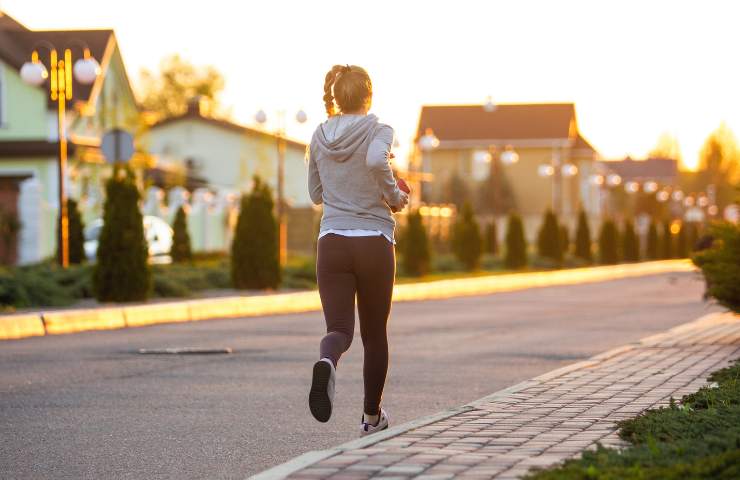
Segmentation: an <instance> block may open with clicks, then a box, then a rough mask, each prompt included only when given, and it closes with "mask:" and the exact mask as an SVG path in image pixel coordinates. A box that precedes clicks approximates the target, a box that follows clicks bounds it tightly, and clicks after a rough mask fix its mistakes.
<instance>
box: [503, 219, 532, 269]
mask: <svg viewBox="0 0 740 480" xmlns="http://www.w3.org/2000/svg"><path fill="white" fill-rule="evenodd" d="M527 261H528V260H527V241H526V239H525V237H524V225H523V223H522V218H521V217H520V216H519V215H517V214H515V213H512V214H511V215H509V222H508V225H507V227H506V252H505V257H504V266H505V267H506V268H510V269H519V268H524V267H526V266H527Z"/></svg>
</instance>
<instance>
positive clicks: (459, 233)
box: [452, 202, 483, 271]
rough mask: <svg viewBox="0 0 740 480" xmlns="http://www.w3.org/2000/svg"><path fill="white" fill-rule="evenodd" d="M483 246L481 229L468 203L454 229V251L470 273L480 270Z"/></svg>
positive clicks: (464, 206)
mask: <svg viewBox="0 0 740 480" xmlns="http://www.w3.org/2000/svg"><path fill="white" fill-rule="evenodd" d="M482 246H483V242H482V240H481V234H480V227H479V226H478V222H477V221H476V220H475V216H474V215H473V207H471V206H470V203H469V202H466V203H465V204H464V205H463V208H462V211H461V212H460V214H459V215H458V217H457V221H456V222H455V225H454V227H453V231H452V251H453V253H454V254H455V257H457V259H458V260H459V261H460V263H462V264H463V265H464V266H465V268H466V269H467V270H469V271H470V270H475V269H476V268H478V264H479V262H480V257H481V253H483V252H482Z"/></svg>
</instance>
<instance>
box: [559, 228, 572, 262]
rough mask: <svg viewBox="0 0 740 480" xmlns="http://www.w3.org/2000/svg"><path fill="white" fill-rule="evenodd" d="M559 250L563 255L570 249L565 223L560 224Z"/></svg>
mask: <svg viewBox="0 0 740 480" xmlns="http://www.w3.org/2000/svg"><path fill="white" fill-rule="evenodd" d="M560 250H561V251H562V252H563V256H565V255H566V254H567V253H568V252H569V251H570V234H569V233H568V226H567V225H565V224H561V225H560Z"/></svg>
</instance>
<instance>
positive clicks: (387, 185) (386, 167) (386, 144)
mask: <svg viewBox="0 0 740 480" xmlns="http://www.w3.org/2000/svg"><path fill="white" fill-rule="evenodd" d="M392 145H393V129H392V128H391V127H389V126H388V125H381V126H380V127H379V128H378V131H377V132H376V133H375V137H373V139H372V140H371V141H370V146H369V147H368V150H367V157H366V159H365V161H366V163H367V167H368V169H369V170H370V173H371V174H372V175H373V177H375V181H376V182H377V184H378V187H379V188H380V191H381V192H382V194H383V198H384V199H385V201H386V202H388V205H390V206H391V207H396V208H399V207H403V204H404V196H405V194H404V193H403V192H402V191H401V190H400V189H399V188H398V184H397V183H396V179H395V177H394V176H393V171H392V170H391V166H390V163H389V157H390V152H391V146H392Z"/></svg>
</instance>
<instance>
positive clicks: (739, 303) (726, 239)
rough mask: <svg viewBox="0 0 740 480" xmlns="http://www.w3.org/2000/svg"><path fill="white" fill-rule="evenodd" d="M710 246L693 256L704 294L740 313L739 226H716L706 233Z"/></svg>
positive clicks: (726, 223) (721, 223)
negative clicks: (711, 241) (710, 242)
mask: <svg viewBox="0 0 740 480" xmlns="http://www.w3.org/2000/svg"><path fill="white" fill-rule="evenodd" d="M709 231H710V235H711V236H712V237H713V238H714V241H713V243H712V246H711V247H710V248H708V249H706V250H702V251H700V252H697V253H696V254H695V255H694V257H693V261H694V263H695V264H696V265H697V266H698V267H699V268H701V270H702V273H703V274H704V278H705V279H706V283H707V293H708V294H709V295H710V296H711V297H714V298H715V299H716V300H717V301H718V302H719V303H720V304H722V305H724V306H725V307H727V308H729V309H730V310H732V311H734V312H735V313H738V312H740V282H738V278H740V225H733V224H731V223H729V222H717V223H715V224H713V225H712V226H711V227H710V229H709Z"/></svg>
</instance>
